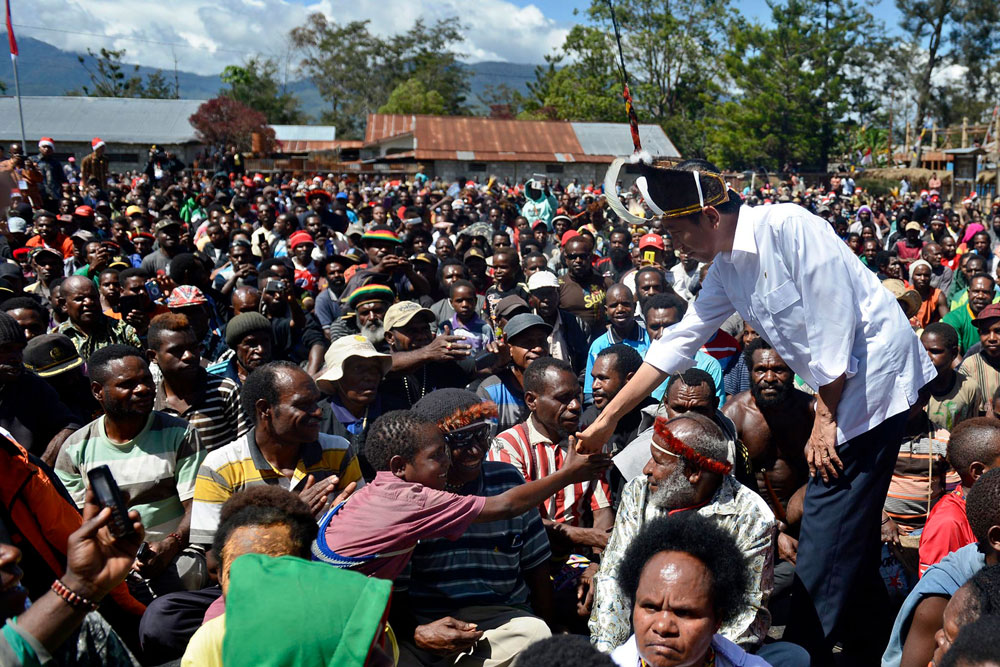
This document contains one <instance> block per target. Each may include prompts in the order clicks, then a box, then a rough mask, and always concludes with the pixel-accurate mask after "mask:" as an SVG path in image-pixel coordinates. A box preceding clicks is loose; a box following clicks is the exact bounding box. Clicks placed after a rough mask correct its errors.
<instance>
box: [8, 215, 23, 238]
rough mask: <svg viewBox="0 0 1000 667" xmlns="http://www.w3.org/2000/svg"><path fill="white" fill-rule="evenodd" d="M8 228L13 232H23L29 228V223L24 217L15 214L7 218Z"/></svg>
mask: <svg viewBox="0 0 1000 667" xmlns="http://www.w3.org/2000/svg"><path fill="white" fill-rule="evenodd" d="M7 229H8V230H10V233H11V234H23V233H24V231H25V230H26V229H28V223H27V221H25V219H24V218H20V217H18V216H13V217H10V218H7Z"/></svg>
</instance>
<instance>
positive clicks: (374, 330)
mask: <svg viewBox="0 0 1000 667" xmlns="http://www.w3.org/2000/svg"><path fill="white" fill-rule="evenodd" d="M358 332H359V333H360V334H361V335H362V336H364V337H365V338H367V339H368V342H369V343H371V344H372V345H374V346H375V347H378V346H379V345H381V344H382V343H384V342H385V327H383V326H382V322H381V321H375V322H372V323H370V324H361V322H358Z"/></svg>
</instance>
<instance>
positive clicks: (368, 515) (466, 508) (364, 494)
mask: <svg viewBox="0 0 1000 667" xmlns="http://www.w3.org/2000/svg"><path fill="white" fill-rule="evenodd" d="M485 505H486V498H484V497H483V496H460V495H458V494H455V493H449V492H447V491H437V490H435V489H431V488H428V487H426V486H423V485H422V484H416V483H413V482H407V481H404V480H401V479H399V478H398V477H396V476H395V475H393V474H392V473H391V472H387V471H382V472H379V473H378V474H376V475H375V479H374V481H372V483H371V484H366V485H365V486H364V487H362V488H361V490H359V491H357V492H356V493H354V495H352V496H351V497H350V499H349V500H348V501H347V504H346V505H344V506H343V507H342V508H341V509H340V511H339V512H337V514H336V515H335V516H334V517H333V519H332V520H331V521H330V525H329V526H328V527H327V529H326V534H325V535H321V536H320V538H319V539H321V540H323V541H324V542H325V543H326V547H328V548H329V549H332V550H333V551H335V552H337V553H338V554H340V555H341V556H350V557H355V558H357V557H361V556H370V555H373V554H383V555H385V554H393V555H387V556H385V557H383V558H374V559H372V560H370V561H368V562H366V563H364V564H362V565H360V566H359V567H357V568H355V570H356V571H358V572H361V573H362V574H366V575H368V576H371V577H379V578H380V579H389V580H393V579H395V578H396V577H398V576H399V574H400V573H401V572H402V571H403V569H404V568H405V567H406V564H407V563H409V562H410V556H411V555H412V554H413V547H415V546H416V544H417V541H418V540H429V539H433V538H437V537H445V538H447V539H449V540H456V539H458V538H459V537H461V536H462V534H463V533H464V532H465V530H466V529H467V528H468V527H469V525H471V524H472V522H473V521H475V520H476V518H477V517H478V516H479V514H480V512H482V511H483V507H484V506H485ZM397 552H401V553H397Z"/></svg>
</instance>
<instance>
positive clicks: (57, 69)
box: [0, 36, 535, 122]
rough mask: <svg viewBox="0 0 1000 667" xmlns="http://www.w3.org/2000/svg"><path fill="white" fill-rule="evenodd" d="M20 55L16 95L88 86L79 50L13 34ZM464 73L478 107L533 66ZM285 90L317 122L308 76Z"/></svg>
mask: <svg viewBox="0 0 1000 667" xmlns="http://www.w3.org/2000/svg"><path fill="white" fill-rule="evenodd" d="M17 41H18V47H19V51H20V55H19V56H18V59H17V67H18V76H19V79H20V83H21V94H22V95H66V94H68V93H71V92H74V91H80V90H81V88H82V87H83V86H85V85H89V84H90V77H89V75H88V74H87V72H86V70H85V69H84V67H83V65H81V64H80V61H79V60H78V57H79V56H80V55H83V57H84V58H85V60H87V61H88V64H90V63H91V62H92V61H93V59H92V58H90V56H87V55H84V54H77V53H73V52H70V51H63V50H61V49H59V48H57V47H55V46H52V45H51V44H48V43H47V42H43V41H41V40H38V39H34V38H32V37H27V36H25V37H18V40H17ZM463 67H467V68H468V70H469V73H470V76H469V95H468V103H469V105H470V106H473V107H477V106H482V105H481V103H480V102H479V98H478V95H479V94H480V93H482V92H483V91H484V90H486V89H487V88H488V87H489V86H499V85H501V84H505V85H507V86H509V87H510V88H512V89H514V90H518V91H521V92H527V84H528V82H529V81H532V80H533V79H534V71H535V65H530V64H524V63H506V62H480V63H472V64H463ZM123 70H124V72H125V74H126V76H141V77H143V78H145V77H146V76H147V75H149V74H152V73H153V72H155V71H157V70H156V68H153V67H144V66H141V65H140V66H139V70H138V72H133V71H132V66H131V65H126V66H125V67H123ZM162 71H163V74H164V76H166V78H167V80H168V81H169V82H171V83H172V82H173V80H174V73H173V71H168V70H162ZM0 81H2V82H3V84H4V85H5V86H6V87H7V93H6V94H7V95H12V94H13V93H14V72H13V69H12V67H11V64H10V61H9V60H7V59H6V58H0ZM177 83H178V87H179V89H180V97H182V98H184V99H206V100H207V99H210V98H212V97H215V96H216V94H218V92H219V90H220V89H221V88H223V84H222V81H221V80H220V79H219V76H218V75H215V76H205V75H201V74H195V73H193V72H185V71H178V72H177ZM286 88H287V90H288V91H289V92H291V93H293V94H294V95H295V96H296V97H298V98H299V100H300V101H301V102H302V109H303V111H305V113H307V114H309V116H310V117H312V118H313V119H314V122H317V121H316V119H318V118H319V117H320V115H321V114H322V113H323V110H324V109H325V108H326V104H325V102H324V101H323V99H322V98H321V97H320V95H319V91H317V90H316V86H314V85H313V83H312V82H311V81H309V80H308V79H298V80H295V81H290V82H288V84H287V86H286Z"/></svg>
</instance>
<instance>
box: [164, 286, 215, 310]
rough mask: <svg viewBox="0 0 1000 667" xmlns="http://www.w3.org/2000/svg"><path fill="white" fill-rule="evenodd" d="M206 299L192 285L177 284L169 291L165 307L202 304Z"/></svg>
mask: <svg viewBox="0 0 1000 667" xmlns="http://www.w3.org/2000/svg"><path fill="white" fill-rule="evenodd" d="M207 303H208V299H206V298H205V295H204V294H202V291H201V290H200V289H198V288H197V287H195V286H194V285H179V286H177V287H175V288H174V289H172V290H171V291H170V296H169V297H168V298H167V308H185V307H187V306H203V305H205V304H207Z"/></svg>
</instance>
